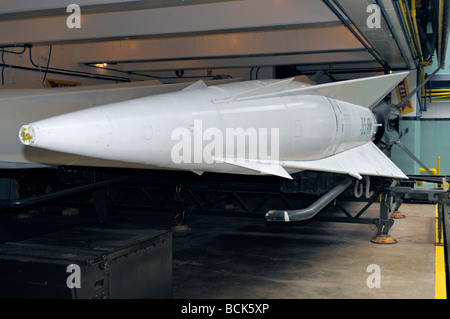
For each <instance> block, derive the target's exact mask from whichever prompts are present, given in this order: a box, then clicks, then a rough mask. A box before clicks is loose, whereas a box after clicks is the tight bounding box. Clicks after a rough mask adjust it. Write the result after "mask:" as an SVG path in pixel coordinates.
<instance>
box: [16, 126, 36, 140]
mask: <svg viewBox="0 0 450 319" xmlns="http://www.w3.org/2000/svg"><path fill="white" fill-rule="evenodd" d="M36 137H37V135H36V131H35V129H34V128H33V127H32V126H31V125H23V126H22V127H21V128H20V131H19V139H20V141H21V142H22V144H24V145H32V144H33V143H34V142H36V139H37V138H36Z"/></svg>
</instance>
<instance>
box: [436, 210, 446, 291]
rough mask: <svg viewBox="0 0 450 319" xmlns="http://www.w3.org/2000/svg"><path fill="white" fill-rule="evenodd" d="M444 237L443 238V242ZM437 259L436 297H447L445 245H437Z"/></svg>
mask: <svg viewBox="0 0 450 319" xmlns="http://www.w3.org/2000/svg"><path fill="white" fill-rule="evenodd" d="M436 217H438V205H437V204H436ZM443 241H444V239H443V238H441V243H443ZM436 243H439V238H438V219H437V218H436ZM435 247H436V257H435V258H436V259H435V285H434V297H435V299H447V289H446V278H445V257H444V246H443V245H442V246H441V245H435Z"/></svg>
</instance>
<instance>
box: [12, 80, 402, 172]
mask: <svg viewBox="0 0 450 319" xmlns="http://www.w3.org/2000/svg"><path fill="white" fill-rule="evenodd" d="M407 74H408V72H404V73H398V74H392V75H382V76H377V77H371V78H364V79H357V80H349V81H343V82H336V83H328V84H322V85H314V86H310V85H307V84H305V83H300V82H296V81H294V80H293V79H287V80H265V81H247V82H239V83H230V84H224V85H217V86H206V85H205V84H204V83H203V82H201V81H199V82H197V83H195V84H193V85H191V86H190V87H188V88H185V89H183V90H181V91H178V92H172V93H167V94H160V95H156V96H149V97H143V98H139V99H133V100H128V101H122V102H118V103H112V104H108V105H103V106H97V107H92V108H88V109H83V110H79V111H75V112H71V113H67V114H62V115H58V116H54V117H50V118H47V119H43V120H40V121H37V122H33V123H30V124H27V125H24V126H22V128H21V129H20V131H19V139H20V141H21V142H22V143H23V144H25V145H29V146H33V147H39V148H44V149H49V150H53V151H59V152H65V153H70V154H76V155H82V156H89V157H94V158H100V159H106V160H115V161H121V162H127V163H133V164H136V165H140V167H141V165H149V167H152V168H155V167H156V168H162V169H176V170H190V171H193V172H195V173H197V174H201V173H203V172H220V173H233V174H272V175H277V176H281V177H284V178H291V175H290V174H292V173H295V172H298V171H302V170H317V171H325V172H334V173H341V174H349V175H350V176H353V177H355V178H358V179H361V178H362V176H363V175H375V176H385V177H391V178H407V177H406V176H405V174H403V172H402V171H401V170H400V169H399V168H398V167H397V166H396V165H395V164H394V163H392V162H391V161H390V160H389V158H387V157H386V156H385V155H384V154H383V153H382V152H381V151H380V150H379V149H378V148H377V147H376V146H375V145H374V144H373V143H372V142H371V139H372V138H373V136H374V133H375V132H376V130H377V125H378V124H377V123H376V119H375V117H374V116H373V113H372V111H371V109H370V107H372V106H374V105H376V104H377V103H378V102H379V101H380V100H381V99H382V98H383V97H384V96H386V95H387V94H388V93H389V92H390V91H392V90H393V89H394V88H395V86H396V85H397V84H398V83H399V82H400V81H401V80H402V79H403V78H405V77H406V76H407Z"/></svg>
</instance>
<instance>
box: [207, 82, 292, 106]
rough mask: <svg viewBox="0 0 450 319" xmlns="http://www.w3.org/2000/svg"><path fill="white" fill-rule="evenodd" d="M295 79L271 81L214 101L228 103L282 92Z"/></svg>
mask: <svg viewBox="0 0 450 319" xmlns="http://www.w3.org/2000/svg"><path fill="white" fill-rule="evenodd" d="M293 80H294V78H289V79H285V80H280V81H276V82H274V83H270V84H267V85H264V86H262V87H259V88H257V89H253V90H250V91H246V92H243V93H239V94H237V95H233V96H227V97H224V98H220V99H214V100H212V102H213V103H228V102H233V101H235V100H242V99H245V100H246V99H253V98H257V97H259V96H265V95H266V94H270V93H275V92H280V91H283V90H284V89H285V88H286V87H288V86H289V84H291V83H292V81H293Z"/></svg>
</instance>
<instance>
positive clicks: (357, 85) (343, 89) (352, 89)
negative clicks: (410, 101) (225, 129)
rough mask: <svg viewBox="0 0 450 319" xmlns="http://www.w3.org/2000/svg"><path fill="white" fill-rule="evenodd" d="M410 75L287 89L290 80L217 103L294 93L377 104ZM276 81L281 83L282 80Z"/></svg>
mask: <svg viewBox="0 0 450 319" xmlns="http://www.w3.org/2000/svg"><path fill="white" fill-rule="evenodd" d="M408 74H409V72H401V73H395V74H387V75H380V76H375V77H369V78H362V79H354V80H347V81H342V82H333V83H325V84H318V85H311V86H306V87H301V88H297V89H292V90H283V89H284V88H286V87H287V85H289V83H290V82H289V83H288V84H287V85H286V86H285V87H283V88H281V84H280V87H275V86H273V87H272V92H264V90H263V88H261V89H257V90H253V91H249V92H245V93H241V94H239V95H236V96H233V97H227V98H224V99H217V100H214V101H213V102H215V103H221V102H222V103H225V102H235V101H247V100H253V99H262V98H272V97H282V96H294V95H322V96H326V97H328V98H332V99H336V100H340V101H344V102H348V103H352V104H355V105H359V106H364V107H373V106H375V105H377V104H378V103H379V102H380V101H381V100H382V99H383V98H384V97H385V96H386V95H387V94H389V93H390V92H391V91H392V90H393V89H394V88H395V87H396V86H397V85H398V83H400V81H401V80H403V79H404V78H405V77H406V76H407V75H408ZM292 80H293V79H289V80H285V81H292ZM276 84H279V82H277V83H276ZM272 85H274V84H272ZM275 89H276V90H275ZM258 90H260V92H256V91H258ZM268 91H269V90H268ZM252 92H253V93H252Z"/></svg>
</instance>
